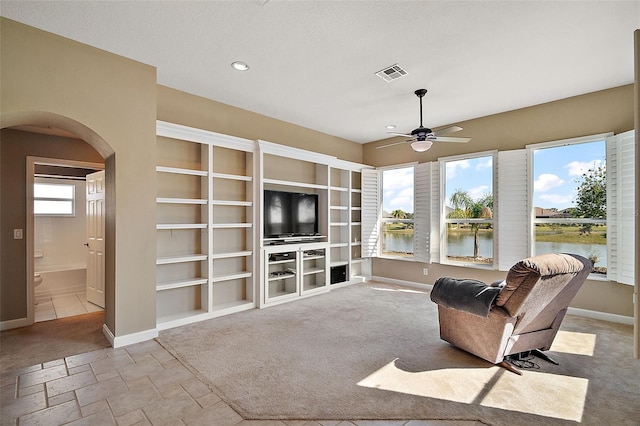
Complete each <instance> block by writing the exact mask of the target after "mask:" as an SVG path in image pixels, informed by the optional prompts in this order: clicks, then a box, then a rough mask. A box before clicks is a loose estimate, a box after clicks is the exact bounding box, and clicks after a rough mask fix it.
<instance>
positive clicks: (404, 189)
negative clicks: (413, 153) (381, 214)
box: [382, 167, 413, 213]
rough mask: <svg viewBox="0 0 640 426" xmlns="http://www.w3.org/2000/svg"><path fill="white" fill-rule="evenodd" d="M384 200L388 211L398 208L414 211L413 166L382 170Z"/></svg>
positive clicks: (383, 206) (407, 211)
mask: <svg viewBox="0 0 640 426" xmlns="http://www.w3.org/2000/svg"><path fill="white" fill-rule="evenodd" d="M382 200H383V205H382V209H383V210H384V211H386V212H387V213H391V212H392V211H394V210H396V209H400V210H402V211H403V212H405V213H413V167H405V168H402V169H392V170H384V171H383V172H382Z"/></svg>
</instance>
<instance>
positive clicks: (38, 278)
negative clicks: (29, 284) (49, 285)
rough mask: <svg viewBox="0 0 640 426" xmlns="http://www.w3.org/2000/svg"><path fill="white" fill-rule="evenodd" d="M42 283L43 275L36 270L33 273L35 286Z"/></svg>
mask: <svg viewBox="0 0 640 426" xmlns="http://www.w3.org/2000/svg"><path fill="white" fill-rule="evenodd" d="M40 284H42V275H40V274H38V273H37V272H36V273H35V274H33V288H36V287H38V286H39V285H40Z"/></svg>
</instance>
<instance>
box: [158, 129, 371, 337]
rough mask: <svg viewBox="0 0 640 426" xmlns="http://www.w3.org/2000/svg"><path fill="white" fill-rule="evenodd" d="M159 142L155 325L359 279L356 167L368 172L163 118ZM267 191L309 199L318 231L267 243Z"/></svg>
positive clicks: (162, 326) (262, 303) (183, 321)
mask: <svg viewBox="0 0 640 426" xmlns="http://www.w3.org/2000/svg"><path fill="white" fill-rule="evenodd" d="M157 144H158V146H157V148H158V149H157V156H158V164H157V167H156V171H157V175H158V179H157V181H158V185H157V199H156V201H157V206H156V212H157V214H156V229H157V250H156V251H157V253H156V265H157V283H156V295H157V296H156V297H157V328H158V329H166V328H171V327H176V326H179V325H184V324H189V323H192V322H196V321H201V320H205V319H209V318H213V317H217V316H220V315H226V314H230V313H234V312H238V311H242V310H245V309H251V308H254V307H266V306H271V305H273V304H277V303H283V302H288V301H292V300H296V299H298V298H301V297H306V296H310V295H314V294H318V293H322V292H326V291H329V289H330V288H332V287H335V286H340V285H345V284H348V283H350V282H354V281H356V280H358V279H360V278H361V275H362V268H361V266H360V265H361V263H362V259H361V258H360V257H361V256H360V242H359V241H360V240H361V236H360V212H361V204H360V195H361V190H360V171H361V170H362V168H364V167H367V166H363V165H361V164H356V163H350V162H346V161H342V160H338V159H336V158H335V157H332V156H328V155H323V154H318V153H316V152H311V151H306V150H301V149H298V148H293V147H287V146H283V145H279V144H274V143H270V142H265V141H249V140H246V139H241V138H236V137H231V136H227V135H221V134H218V133H214V132H210V131H205V130H200V129H194V128H190V127H187V126H182V125H177V124H172V123H167V122H162V121H158V122H157ZM265 189H270V190H275V191H285V192H296V193H304V194H317V197H318V202H317V204H318V214H317V218H318V232H317V233H316V234H315V235H303V236H281V237H279V238H266V237H265V236H264V206H263V196H264V191H265ZM256 271H259V272H256ZM340 271H343V275H342V276H338V275H339V274H336V272H340ZM336 276H337V278H336Z"/></svg>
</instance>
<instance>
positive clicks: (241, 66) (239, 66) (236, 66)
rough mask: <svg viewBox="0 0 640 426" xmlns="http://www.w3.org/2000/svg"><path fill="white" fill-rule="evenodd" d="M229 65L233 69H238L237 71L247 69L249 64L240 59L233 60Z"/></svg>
mask: <svg viewBox="0 0 640 426" xmlns="http://www.w3.org/2000/svg"><path fill="white" fill-rule="evenodd" d="M231 66H232V67H233V69H234V70H238V71H246V70H248V69H249V65H247V64H245V63H244V62H241V61H235V62H233V63H232V64H231Z"/></svg>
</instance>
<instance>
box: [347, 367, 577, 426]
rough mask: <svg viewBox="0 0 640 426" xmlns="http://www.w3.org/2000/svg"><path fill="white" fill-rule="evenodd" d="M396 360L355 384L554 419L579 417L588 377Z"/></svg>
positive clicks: (575, 419)
mask: <svg viewBox="0 0 640 426" xmlns="http://www.w3.org/2000/svg"><path fill="white" fill-rule="evenodd" d="M396 361H397V359H395V360H393V361H392V362H390V363H389V364H387V365H385V366H384V367H382V368H380V369H379V370H378V371H376V372H374V373H373V374H371V375H369V376H368V377H366V378H365V379H363V380H361V381H360V382H358V386H363V387H368V388H374V389H381V390H387V391H391V392H399V393H404V394H409V395H417V396H422V397H426V398H435V399H441V400H447V401H452V402H459V403H465V404H479V405H482V406H486V407H492V408H498V409H502V410H509V411H517V412H521V413H528V414H534V415H539V416H544V417H551V418H557V419H565V420H572V421H578V422H579V421H580V420H581V419H582V414H583V411H584V404H585V399H586V395H587V388H588V384H589V381H588V380H587V379H583V378H577V377H569V376H563V375H555V374H547V373H541V372H533V371H526V370H525V371H523V373H524V374H523V375H522V376H518V375H516V374H513V373H510V372H507V371H506V370H504V369H502V368H501V367H497V366H494V367H488V368H444V369H438V370H429V371H420V372H410V371H404V370H402V369H400V368H398V367H397V365H396Z"/></svg>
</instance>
